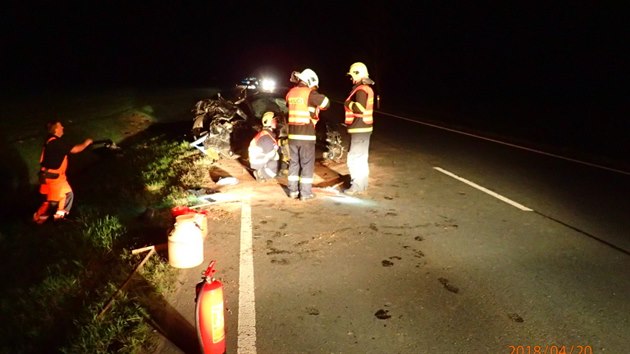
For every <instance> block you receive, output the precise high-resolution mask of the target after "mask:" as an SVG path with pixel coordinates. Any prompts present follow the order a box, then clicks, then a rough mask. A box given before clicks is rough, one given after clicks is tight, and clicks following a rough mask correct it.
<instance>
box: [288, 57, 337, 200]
mask: <svg viewBox="0 0 630 354" xmlns="http://www.w3.org/2000/svg"><path fill="white" fill-rule="evenodd" d="M291 82H294V83H296V85H295V86H294V87H293V88H292V89H291V90H289V92H288V93H287V96H286V100H287V106H288V107H289V120H288V125H289V154H290V161H289V176H288V189H289V197H290V198H293V199H297V198H298V197H299V198H300V199H301V200H308V199H312V198H314V197H315V195H314V194H313V191H312V185H313V174H314V172H315V137H316V135H315V125H316V124H317V121H318V120H319V111H320V110H326V109H328V107H330V101H329V100H328V97H326V96H324V95H322V94H321V93H319V92H317V89H318V86H319V78H318V77H317V74H315V72H314V71H313V70H311V69H304V71H302V72H296V71H294V72H293V73H292V74H291Z"/></svg>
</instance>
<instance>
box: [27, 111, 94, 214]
mask: <svg viewBox="0 0 630 354" xmlns="http://www.w3.org/2000/svg"><path fill="white" fill-rule="evenodd" d="M47 129H48V137H47V138H46V142H45V143H44V148H43V149H42V154H41V156H40V158H39V163H40V170H39V183H40V187H39V192H40V193H41V194H42V196H43V197H44V201H43V202H42V204H41V206H40V207H39V209H38V210H37V211H36V212H35V214H34V215H33V221H34V222H36V223H38V224H43V223H44V222H45V221H46V220H48V217H49V216H50V214H53V217H54V219H55V220H58V219H63V218H64V217H65V216H66V215H68V213H69V212H70V208H72V201H73V199H74V194H73V193H72V188H71V187H70V184H68V179H67V178H66V169H67V168H68V154H77V153H79V152H81V151H83V150H85V148H87V147H88V146H90V144H92V139H89V138H88V139H85V141H83V142H82V143H81V144H77V145H72V144H70V143H68V142H67V141H66V140H65V139H62V136H63V129H64V127H63V125H62V124H61V122H60V121H51V122H48V124H47Z"/></svg>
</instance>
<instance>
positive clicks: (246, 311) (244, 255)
mask: <svg viewBox="0 0 630 354" xmlns="http://www.w3.org/2000/svg"><path fill="white" fill-rule="evenodd" d="M237 353H243V354H246V353H247V354H250V353H251V354H255V353H256V296H255V294H254V251H253V241H252V207H251V204H250V199H249V197H245V198H243V201H242V203H241V252H240V261H239V289H238V338H237Z"/></svg>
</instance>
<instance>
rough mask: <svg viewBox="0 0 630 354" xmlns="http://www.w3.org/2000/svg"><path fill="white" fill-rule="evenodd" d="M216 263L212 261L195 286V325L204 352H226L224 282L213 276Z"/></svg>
mask: <svg viewBox="0 0 630 354" xmlns="http://www.w3.org/2000/svg"><path fill="white" fill-rule="evenodd" d="M214 264H215V261H211V262H210V264H209V265H208V268H207V269H206V271H205V272H203V275H202V277H201V281H200V282H199V283H197V286H196V287H195V292H196V298H195V302H196V303H197V305H196V309H195V326H196V327H197V339H198V340H199V345H200V346H201V352H202V353H204V354H224V353H225V318H224V307H223V284H222V283H221V282H220V281H218V280H216V279H214V278H213V277H212V275H213V274H214V272H216V270H215V269H214Z"/></svg>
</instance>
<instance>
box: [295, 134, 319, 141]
mask: <svg viewBox="0 0 630 354" xmlns="http://www.w3.org/2000/svg"><path fill="white" fill-rule="evenodd" d="M289 139H292V140H315V135H298V134H289Z"/></svg>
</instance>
